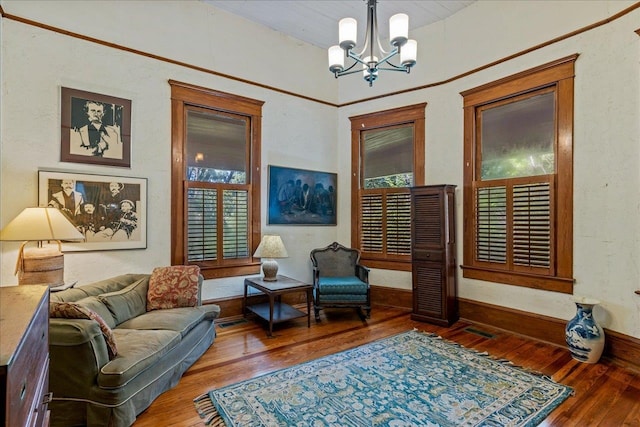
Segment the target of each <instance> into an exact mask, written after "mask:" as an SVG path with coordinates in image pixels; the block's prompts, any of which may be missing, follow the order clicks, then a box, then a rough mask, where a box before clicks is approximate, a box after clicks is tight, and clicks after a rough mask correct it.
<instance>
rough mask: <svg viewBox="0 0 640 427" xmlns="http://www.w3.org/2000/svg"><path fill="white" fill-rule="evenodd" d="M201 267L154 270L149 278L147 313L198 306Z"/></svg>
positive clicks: (182, 266)
mask: <svg viewBox="0 0 640 427" xmlns="http://www.w3.org/2000/svg"><path fill="white" fill-rule="evenodd" d="M199 276H200V267H198V266H197V265H174V266H170V267H157V268H154V269H153V272H152V273H151V277H150V278H149V291H148V293H147V311H151V310H159V309H166V308H177V307H195V306H196V305H197V304H198V288H199V286H198V285H199Z"/></svg>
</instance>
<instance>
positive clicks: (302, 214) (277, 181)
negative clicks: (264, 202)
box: [268, 165, 338, 225]
mask: <svg viewBox="0 0 640 427" xmlns="http://www.w3.org/2000/svg"><path fill="white" fill-rule="evenodd" d="M337 200H338V175H337V174H335V173H331V172H319V171H311V170H304V169H293V168H286V167H281V166H272V165H269V208H268V210H269V212H268V223H269V224H289V225H336V224H337V222H336V218H337V215H336V203H337Z"/></svg>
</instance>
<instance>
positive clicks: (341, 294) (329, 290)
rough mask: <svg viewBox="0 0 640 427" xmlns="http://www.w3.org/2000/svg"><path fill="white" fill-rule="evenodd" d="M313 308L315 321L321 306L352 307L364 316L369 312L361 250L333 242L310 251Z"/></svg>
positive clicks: (365, 271) (366, 283) (367, 274)
mask: <svg viewBox="0 0 640 427" xmlns="http://www.w3.org/2000/svg"><path fill="white" fill-rule="evenodd" d="M310 257H311V262H312V263H313V287H314V289H313V309H314V311H315V315H316V321H319V320H320V310H322V308H324V307H353V308H357V309H358V314H359V315H360V316H361V317H363V318H364V316H365V314H364V313H365V312H366V317H367V318H368V317H370V315H371V289H370V287H369V269H368V268H367V267H365V266H363V265H361V264H360V251H359V250H357V249H350V248H346V247H344V246H342V245H341V244H339V243H338V242H333V243H332V244H330V245H329V246H327V247H326V248H319V249H314V250H312V251H311V255H310Z"/></svg>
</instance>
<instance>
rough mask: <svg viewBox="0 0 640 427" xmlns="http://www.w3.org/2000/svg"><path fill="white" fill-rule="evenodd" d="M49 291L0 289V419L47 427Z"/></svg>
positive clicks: (9, 423)
mask: <svg viewBox="0 0 640 427" xmlns="http://www.w3.org/2000/svg"><path fill="white" fill-rule="evenodd" d="M50 398H51V396H50V394H49V287H48V286H41V285H23V286H1V287H0V405H1V406H0V418H1V419H2V420H4V425H5V426H29V427H31V426H48V425H49V411H48V409H47V406H48V404H49V401H50Z"/></svg>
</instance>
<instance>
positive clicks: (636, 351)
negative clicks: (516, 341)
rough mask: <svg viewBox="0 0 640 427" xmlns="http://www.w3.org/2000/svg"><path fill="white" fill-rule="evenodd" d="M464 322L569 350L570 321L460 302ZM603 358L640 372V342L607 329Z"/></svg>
mask: <svg viewBox="0 0 640 427" xmlns="http://www.w3.org/2000/svg"><path fill="white" fill-rule="evenodd" d="M458 307H459V310H460V319H464V320H467V321H469V322H473V323H480V324H484V325H488V326H492V327H494V328H498V329H503V330H506V331H509V332H513V333H517V334H521V335H525V336H527V337H531V338H535V339H538V340H541V341H545V342H548V343H551V344H555V345H558V346H562V347H565V346H566V343H565V338H564V328H565V326H566V324H567V321H566V320H562V319H557V318H555V317H549V316H543V315H540V314H535V313H529V312H526V311H520V310H515V309H512V308H508V307H502V306H498V305H493V304H487V303H483V302H478V301H472V300H468V299H464V298H458ZM604 333H605V346H604V352H603V357H606V358H608V359H610V360H612V361H614V362H618V363H620V364H623V365H625V366H628V367H631V368H632V369H635V370H640V339H637V338H634V337H632V336H629V335H625V334H621V333H619V332H616V331H611V330H609V329H606V328H605V329H604Z"/></svg>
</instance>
